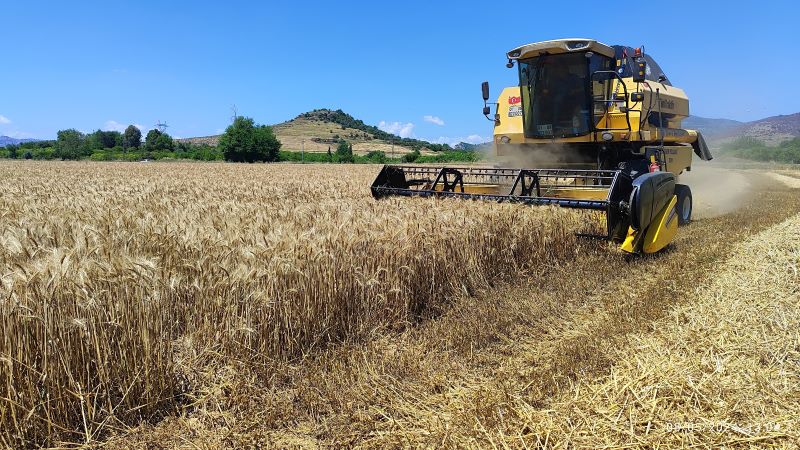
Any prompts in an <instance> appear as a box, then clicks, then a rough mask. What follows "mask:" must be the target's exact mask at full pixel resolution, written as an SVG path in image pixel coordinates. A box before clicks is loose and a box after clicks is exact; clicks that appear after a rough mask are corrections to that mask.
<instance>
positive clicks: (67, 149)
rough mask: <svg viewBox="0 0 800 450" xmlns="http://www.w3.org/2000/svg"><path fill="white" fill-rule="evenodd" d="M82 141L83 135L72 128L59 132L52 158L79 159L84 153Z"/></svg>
mask: <svg viewBox="0 0 800 450" xmlns="http://www.w3.org/2000/svg"><path fill="white" fill-rule="evenodd" d="M84 139H85V137H84V135H83V133H81V132H80V131H78V130H76V129H74V128H70V129H69V130H61V131H59V132H58V137H57V138H56V145H55V152H54V156H55V157H56V158H61V159H78V158H80V157H81V155H82V153H83V151H84Z"/></svg>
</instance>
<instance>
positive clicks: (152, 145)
mask: <svg viewBox="0 0 800 450" xmlns="http://www.w3.org/2000/svg"><path fill="white" fill-rule="evenodd" d="M144 147H145V150H147V151H148V152H171V151H172V150H173V149H174V148H175V141H173V140H172V137H170V135H168V134H167V133H162V132H161V131H159V130H150V131H148V132H147V137H145V138H144Z"/></svg>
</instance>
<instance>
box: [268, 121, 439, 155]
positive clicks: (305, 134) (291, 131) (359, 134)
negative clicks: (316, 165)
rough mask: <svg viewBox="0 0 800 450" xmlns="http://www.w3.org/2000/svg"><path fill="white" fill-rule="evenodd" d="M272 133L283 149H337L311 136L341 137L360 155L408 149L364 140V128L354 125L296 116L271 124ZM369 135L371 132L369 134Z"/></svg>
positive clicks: (322, 150) (400, 153)
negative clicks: (350, 126)
mask: <svg viewBox="0 0 800 450" xmlns="http://www.w3.org/2000/svg"><path fill="white" fill-rule="evenodd" d="M274 130H275V134H276V136H278V139H279V140H280V141H281V143H282V144H283V147H282V148H283V149H284V150H293V151H300V149H301V148H303V147H305V150H306V151H307V152H318V153H323V152H327V151H328V148H329V147H330V149H331V151H332V152H336V144H327V143H324V142H314V141H312V140H311V139H312V138H321V139H332V138H333V137H334V136H337V135H338V136H340V137H342V138H343V139H345V140H347V142H349V143H350V144H352V145H353V152H355V153H357V154H359V155H366V154H367V153H369V152H370V151H373V150H375V151H382V152H384V153H386V154H387V155H391V154H392V152H394V154H395V155H403V154H405V153H408V152H410V151H411V148H409V147H401V146H399V145H394V146H392V143H391V142H387V141H383V140H380V139H367V138H366V136H367V135H368V134H367V133H365V132H364V131H361V130H356V129H354V128H345V129H342V127H341V126H340V125H338V124H336V123H332V122H322V121H318V120H310V119H304V118H295V119H293V120H290V121H289V122H284V123H281V124H278V125H275V127H274ZM369 137H371V135H369ZM422 153H423V154H434V153H433V152H431V151H429V150H424V151H423V152H422Z"/></svg>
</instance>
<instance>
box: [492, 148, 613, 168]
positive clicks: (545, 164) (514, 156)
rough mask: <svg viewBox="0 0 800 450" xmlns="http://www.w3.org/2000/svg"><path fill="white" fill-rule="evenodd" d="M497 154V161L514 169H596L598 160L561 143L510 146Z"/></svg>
mask: <svg viewBox="0 0 800 450" xmlns="http://www.w3.org/2000/svg"><path fill="white" fill-rule="evenodd" d="M503 151H504V154H503V155H502V156H497V162H498V163H499V165H502V166H504V167H510V168H514V169H566V168H571V169H594V168H595V167H596V166H597V160H596V158H595V157H594V156H592V155H585V154H580V153H576V152H575V151H574V150H572V149H567V148H565V147H564V146H562V145H559V144H536V145H531V146H525V145H523V146H516V145H515V146H510V147H507V148H505V149H503Z"/></svg>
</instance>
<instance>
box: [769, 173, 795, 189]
mask: <svg viewBox="0 0 800 450" xmlns="http://www.w3.org/2000/svg"><path fill="white" fill-rule="evenodd" d="M782 172H783V173H775V172H768V173H767V175H769V176H771V177H772V178H773V179H775V180H777V181H780V182H781V183H783V184H785V185H787V186H789V187H790V188H795V189H800V172H796V171H788V170H787V171H782Z"/></svg>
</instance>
